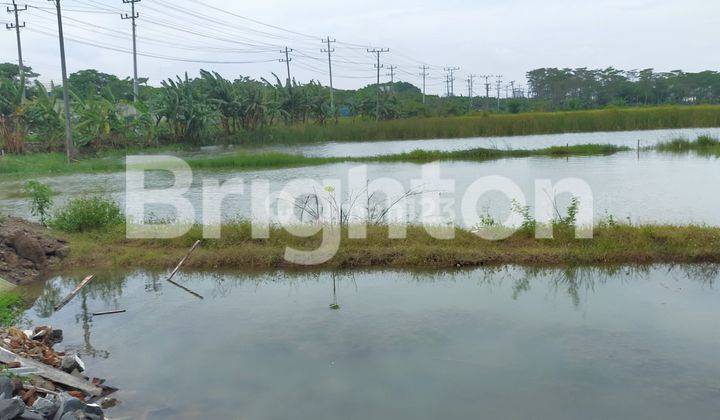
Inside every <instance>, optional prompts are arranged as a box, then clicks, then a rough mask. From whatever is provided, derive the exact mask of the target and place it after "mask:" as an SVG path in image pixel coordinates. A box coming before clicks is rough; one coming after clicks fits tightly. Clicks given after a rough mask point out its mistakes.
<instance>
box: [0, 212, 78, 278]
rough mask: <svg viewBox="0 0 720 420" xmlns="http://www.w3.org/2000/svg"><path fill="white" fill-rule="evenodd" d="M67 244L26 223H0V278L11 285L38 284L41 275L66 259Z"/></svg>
mask: <svg viewBox="0 0 720 420" xmlns="http://www.w3.org/2000/svg"><path fill="white" fill-rule="evenodd" d="M68 252H69V247H68V245H67V242H65V241H64V240H62V239H58V238H55V237H53V236H52V235H51V234H50V233H49V232H48V231H47V229H45V228H43V227H42V226H40V225H38V224H35V223H31V222H28V221H26V220H22V219H17V218H14V217H8V218H5V219H4V220H0V278H3V279H5V280H7V281H9V282H11V283H14V284H22V283H29V282H32V281H35V280H37V279H38V278H40V276H41V275H42V273H43V271H44V270H46V269H48V268H49V267H51V266H52V265H53V264H55V263H57V262H58V261H60V260H61V259H63V258H65V257H66V256H67V254H68Z"/></svg>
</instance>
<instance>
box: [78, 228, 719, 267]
mask: <svg viewBox="0 0 720 420" xmlns="http://www.w3.org/2000/svg"><path fill="white" fill-rule="evenodd" d="M222 232H223V236H222V239H218V240H203V244H202V246H201V247H200V249H199V250H198V251H197V252H196V254H194V255H193V257H192V258H191V259H190V260H189V261H188V262H187V265H186V267H187V268H189V269H275V268H297V266H294V265H292V264H290V263H288V262H286V261H285V260H284V258H283V255H284V250H285V247H286V246H291V247H294V248H296V249H304V250H313V249H317V247H318V245H319V243H320V238H319V235H316V236H313V237H309V238H297V237H294V236H291V235H290V234H288V233H287V232H286V231H284V230H282V229H279V228H272V229H271V233H270V238H269V239H262V240H261V239H252V237H251V226H250V224H249V223H247V222H238V223H232V224H227V225H225V226H223V228H222ZM387 232H388V227H387V226H369V227H368V238H367V239H364V240H359V239H352V240H351V239H347V238H348V236H347V230H346V228H343V232H342V238H343V239H342V241H341V244H340V248H339V250H338V252H337V254H336V255H335V257H334V258H333V259H332V260H330V261H329V262H327V263H325V264H323V265H322V266H319V267H322V268H370V267H384V268H455V267H474V266H483V265H502V264H522V265H537V266H570V265H586V264H654V263H701V262H702V263H720V228H712V227H702V226H660V225H647V226H631V225H624V224H619V225H618V224H604V225H600V226H598V227H597V228H596V230H595V238H594V239H590V240H580V239H575V238H574V234H573V231H572V230H571V228H568V227H559V228H558V229H556V236H555V239H552V240H538V239H535V238H534V236H533V235H532V234H528V233H526V232H523V231H520V232H517V233H516V234H515V235H513V236H512V237H510V238H508V239H506V240H503V241H495V242H492V241H487V240H483V239H481V238H479V237H478V236H476V235H475V234H474V233H472V232H470V231H468V230H463V229H456V231H455V239H452V240H439V239H435V238H432V237H431V236H429V235H428V234H427V233H426V232H425V230H424V229H423V228H422V227H420V226H410V227H408V233H407V238H406V239H388V235H387ZM201 238H202V228H201V227H199V226H195V227H193V228H192V230H191V231H190V232H189V233H188V234H187V235H185V236H183V237H181V238H178V239H170V240H160V239H157V240H129V239H126V238H125V231H124V227H122V226H119V227H115V228H112V229H109V230H106V231H101V232H94V233H84V234H72V235H69V236H68V239H69V240H70V243H71V247H72V251H71V254H70V256H69V258H68V259H66V260H65V262H64V264H65V265H66V268H78V267H82V268H87V267H101V268H102V267H106V268H113V267H116V268H117V267H123V268H146V269H167V268H170V267H173V266H174V265H175V264H177V261H179V260H180V259H181V258H182V257H183V256H184V255H185V254H186V253H187V251H188V249H189V248H190V246H191V245H192V244H193V243H194V241H195V240H198V239H201Z"/></svg>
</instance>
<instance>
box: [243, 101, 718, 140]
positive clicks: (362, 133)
mask: <svg viewBox="0 0 720 420" xmlns="http://www.w3.org/2000/svg"><path fill="white" fill-rule="evenodd" d="M693 127H720V106H717V105H700V106H663V107H643V108H618V109H602V110H591V111H572V112H535V113H524V114H502V115H497V114H487V115H473V116H463V117H443V118H441V117H437V118H409V119H400V120H392V121H382V122H379V123H378V122H374V121H360V120H358V121H353V120H349V121H341V123H340V124H337V125H335V124H326V125H323V126H320V125H317V124H305V125H295V126H273V127H267V128H263V129H261V130H258V131H256V132H250V133H243V134H241V135H239V136H237V138H235V139H234V141H235V142H237V143H241V144H262V145H267V144H302V143H320V142H326V141H369V140H407V139H446V138H465V137H496V136H520V135H531V134H556V133H578V132H601V131H631V130H652V129H670V128H693Z"/></svg>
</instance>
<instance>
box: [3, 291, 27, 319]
mask: <svg viewBox="0 0 720 420" xmlns="http://www.w3.org/2000/svg"><path fill="white" fill-rule="evenodd" d="M22 305H23V301H22V297H20V295H19V294H18V293H16V292H13V291H0V327H6V326H9V325H14V324H15V323H16V322H17V321H18V319H19V318H20V316H21V315H22Z"/></svg>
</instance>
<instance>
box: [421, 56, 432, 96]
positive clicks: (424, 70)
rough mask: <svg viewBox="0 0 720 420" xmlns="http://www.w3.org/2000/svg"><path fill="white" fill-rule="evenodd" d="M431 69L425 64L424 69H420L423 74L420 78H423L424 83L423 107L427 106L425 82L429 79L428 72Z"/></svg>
mask: <svg viewBox="0 0 720 420" xmlns="http://www.w3.org/2000/svg"><path fill="white" fill-rule="evenodd" d="M429 69H430V67H428V66H426V65H424V64H423V66H422V67H420V70H421V71H422V73H420V76H422V81H423V82H422V83H423V89H422V98H423V105H425V80H426V79H427V77H428V72H427V71H428V70H429Z"/></svg>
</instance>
